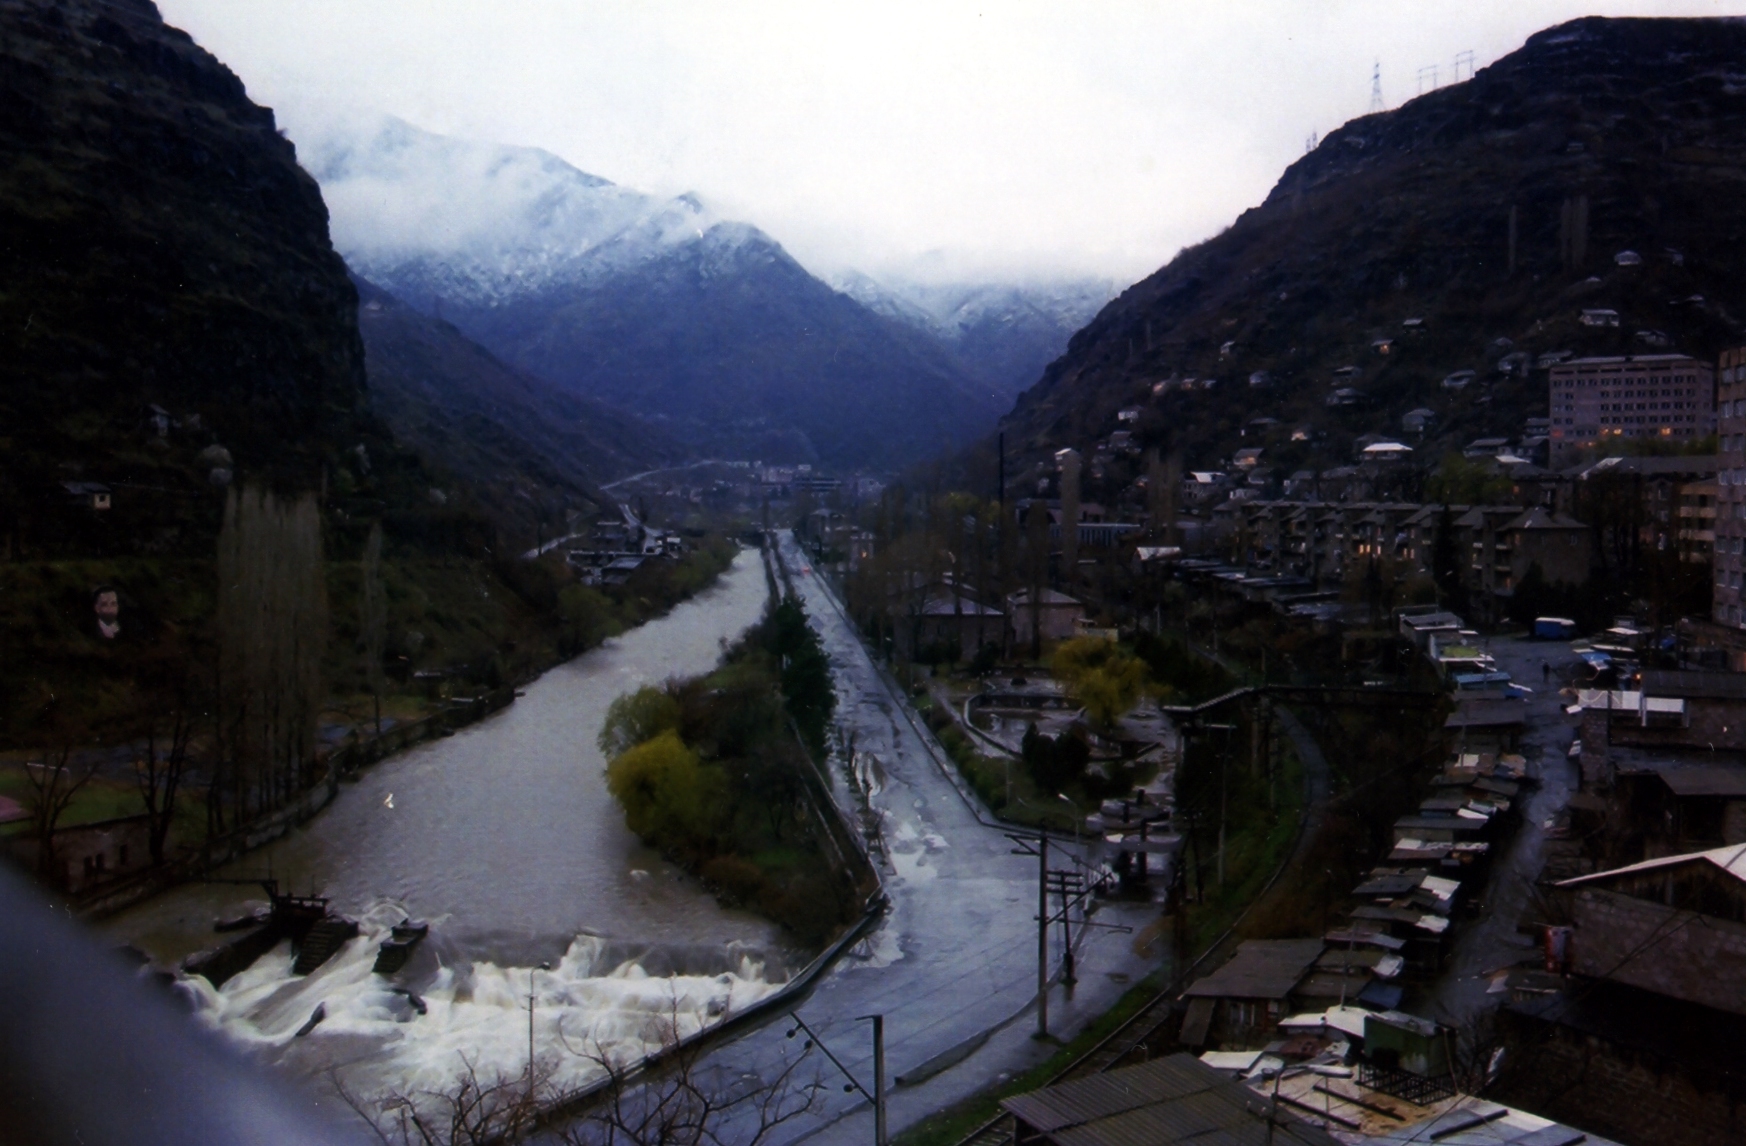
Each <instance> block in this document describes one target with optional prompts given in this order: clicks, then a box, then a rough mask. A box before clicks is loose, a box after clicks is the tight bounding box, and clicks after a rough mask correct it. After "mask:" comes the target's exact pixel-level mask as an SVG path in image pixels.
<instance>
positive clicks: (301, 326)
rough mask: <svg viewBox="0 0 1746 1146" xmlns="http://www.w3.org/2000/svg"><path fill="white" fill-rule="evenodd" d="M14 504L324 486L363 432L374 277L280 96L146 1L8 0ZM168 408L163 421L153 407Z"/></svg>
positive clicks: (8, 384)
mask: <svg viewBox="0 0 1746 1146" xmlns="http://www.w3.org/2000/svg"><path fill="white" fill-rule="evenodd" d="M0 28H3V29H4V35H3V36H0V327H3V328H4V329H5V330H6V331H7V336H6V342H5V350H4V353H0V423H3V424H4V426H5V429H4V430H3V431H0V433H4V434H5V435H6V441H5V449H4V450H3V451H0V453H3V454H4V457H5V461H4V462H3V463H0V465H3V466H4V471H5V476H6V482H7V488H6V489H5V490H4V491H3V499H0V500H3V501H4V502H5V504H6V507H7V509H8V510H9V511H10V512H9V516H10V518H11V520H10V521H9V522H7V523H6V525H7V527H8V528H9V529H10V530H11V532H12V534H13V538H14V540H15V541H16V540H17V537H18V534H19V531H20V530H24V531H25V532H26V533H32V534H33V535H34V536H37V537H39V538H41V537H42V536H44V535H45V534H52V532H53V530H54V529H55V517H56V513H57V511H58V509H59V504H58V503H59V501H60V492H61V491H60V489H59V488H58V485H57V484H56V483H57V481H58V480H63V479H68V478H75V477H81V476H83V477H85V478H93V479H97V480H104V481H122V480H127V481H132V482H134V483H136V484H140V485H146V486H157V487H173V488H181V487H182V486H183V485H185V484H186V482H187V481H188V480H189V479H193V480H194V481H195V482H196V484H197V486H204V485H205V479H206V473H205V472H203V471H202V472H198V473H194V472H193V471H192V470H191V469H190V466H191V464H192V462H193V455H194V452H195V451H197V450H199V449H200V448H203V447H204V446H205V445H207V444H209V443H211V442H214V441H216V442H221V443H222V444H224V445H225V446H226V447H227V448H228V449H229V450H230V452H231V454H232V455H233V457H234V459H235V465H236V466H237V467H240V469H241V470H242V471H244V472H250V473H256V474H262V475H268V476H271V477H272V478H273V479H274V480H276V481H279V482H281V483H284V484H291V485H305V486H313V485H315V484H316V483H317V482H318V481H319V480H320V472H321V470H322V468H323V466H324V465H325V464H330V463H331V462H332V460H333V458H334V457H336V456H337V455H338V453H339V452H340V451H341V450H342V449H343V448H347V447H349V446H351V445H353V444H355V443H357V442H358V441H360V440H361V438H360V435H363V434H366V433H367V432H368V427H367V425H366V423H367V418H366V417H365V415H364V350H363V345H362V343H361V342H360V341H359V339H358V335H357V326H356V321H355V318H354V317H353V316H354V311H355V308H356V305H357V298H356V294H355V293H354V291H353V290H352V286H351V283H350V282H349V281H348V280H347V278H346V273H345V267H344V265H343V264H342V263H341V261H340V259H339V256H338V255H336V254H335V253H334V251H333V249H332V247H331V246H330V245H329V242H328V236H327V213H326V210H325V208H324V207H323V205H322V200H321V194H320V191H319V189H318V188H317V186H316V184H315V181H314V180H312V179H311V178H310V177H309V176H308V175H306V174H305V173H304V172H303V171H302V170H301V169H300V168H299V167H298V166H297V161H296V156H295V154H294V152H293V149H292V147H291V144H290V143H288V142H287V141H286V140H285V139H284V138H282V137H281V136H280V135H279V134H278V133H277V131H276V130H275V126H274V122H273V114H272V112H271V111H269V110H267V109H266V108H261V107H257V106H255V105H254V104H253V103H251V102H250V101H249V99H248V97H247V96H246V94H245V93H244V91H243V86H242V84H241V82H240V81H238V79H237V78H236V76H234V75H233V74H231V73H230V72H229V71H228V70H227V69H226V68H225V67H224V66H223V65H222V64H220V63H219V62H218V61H217V60H215V59H213V58H212V57H211V56H210V55H208V54H207V53H206V52H204V51H202V50H201V49H200V48H199V47H197V46H196V45H195V44H194V43H193V41H192V40H190V39H189V38H188V36H187V35H186V34H184V33H182V32H180V31H178V30H176V29H173V28H168V27H165V26H164V24H163V22H162V21H161V19H160V18H159V17H158V14H157V11H156V9H155V8H154V7H153V6H152V5H151V4H150V3H148V2H146V0H113V2H109V3H98V2H97V0H75V2H70V3H51V2H49V0H0ZM153 405H156V406H158V407H161V408H162V409H163V410H165V411H167V412H168V419H167V420H165V419H163V418H162V417H161V416H160V415H158V414H157V413H156V412H154V411H153V410H151V409H150V407H151V406H153Z"/></svg>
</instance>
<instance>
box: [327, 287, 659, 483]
mask: <svg viewBox="0 0 1746 1146" xmlns="http://www.w3.org/2000/svg"><path fill="white" fill-rule="evenodd" d="M356 281H357V287H358V297H359V299H360V303H361V305H360V308H359V312H358V327H359V330H360V331H361V333H362V334H363V338H364V351H365V361H366V363H367V366H368V370H369V380H370V397H371V404H372V407H373V409H374V410H375V412H376V413H377V414H378V415H380V416H381V417H382V419H383V420H384V421H386V422H387V423H388V426H389V428H390V429H392V430H393V432H394V435H395V437H396V438H397V439H399V440H400V441H402V442H405V443H406V444H407V445H409V446H411V447H413V448H414V449H416V450H417V451H418V452H419V454H420V455H421V456H423V457H425V458H427V459H430V461H431V464H433V465H438V466H440V467H441V468H443V469H446V470H448V471H449V472H450V473H452V474H454V475H455V476H456V477H459V478H461V479H462V480H464V481H466V482H467V483H468V484H469V485H472V486H473V487H475V488H476V489H479V490H481V491H488V497H489V500H490V501H491V502H492V503H494V504H499V505H503V506H505V507H506V508H508V509H510V510H511V511H513V509H514V507H515V506H516V505H517V503H518V502H526V501H528V500H529V499H531V498H534V497H536V496H538V495H539V493H541V492H543V491H545V490H554V489H555V490H567V491H570V492H573V493H579V492H583V491H587V490H590V489H592V488H593V487H594V486H595V485H597V484H599V483H601V482H606V481H610V480H612V479H613V478H615V477H622V476H623V475H625V474H627V473H632V472H635V471H638V470H644V469H652V468H655V467H658V466H662V465H667V464H670V463H672V462H675V461H677V460H680V458H681V457H682V451H681V449H680V447H678V446H677V445H676V444H675V443H673V442H672V441H671V440H669V439H668V438H667V437H666V436H665V435H663V434H661V433H660V432H659V431H657V430H656V429H654V428H653V427H651V426H650V425H648V424H647V423H645V422H643V421H641V420H640V419H638V418H635V417H633V416H631V415H629V414H626V413H624V412H622V411H619V410H614V409H612V408H610V407H608V406H604V405H602V404H601V403H598V402H594V401H591V400H589V399H587V398H582V397H580V396H578V395H576V394H575V393H572V392H570V391H568V390H565V389H563V388H561V387H558V386H556V385H554V384H552V383H550V382H547V381H545V380H544V379H541V378H536V377H534V376H532V375H530V374H528V373H526V372H525V371H521V370H517V369H515V368H514V367H511V366H507V365H505V364H504V363H503V362H501V361H499V360H498V359H497V358H496V357H494V356H493V355H492V354H491V352H490V351H488V350H486V349H485V348H484V347H482V346H480V345H479V344H478V343H476V342H473V341H472V340H470V339H468V338H467V337H466V336H465V335H463V334H462V333H461V332H460V331H459V330H457V329H456V328H455V327H453V326H451V325H450V324H449V323H446V322H443V321H441V320H440V319H434V318H430V317H428V316H427V315H424V314H421V313H420V312H418V311H417V310H414V309H413V308H412V307H409V306H407V305H405V304H404V303H402V302H401V301H400V300H399V299H396V298H395V297H394V296H393V295H391V294H389V293H388V292H387V291H384V290H382V289H381V288H380V287H377V286H375V285H373V284H371V283H369V282H367V281H365V280H362V279H358V280H356Z"/></svg>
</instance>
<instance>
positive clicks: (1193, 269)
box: [1003, 17, 1746, 496]
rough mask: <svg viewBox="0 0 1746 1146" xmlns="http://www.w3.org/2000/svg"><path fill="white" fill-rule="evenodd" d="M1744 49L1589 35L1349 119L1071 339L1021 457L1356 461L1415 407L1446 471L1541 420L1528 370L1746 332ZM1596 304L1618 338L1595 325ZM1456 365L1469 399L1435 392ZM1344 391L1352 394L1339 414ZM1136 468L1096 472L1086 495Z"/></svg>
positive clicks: (1694, 33) (1736, 30)
mask: <svg viewBox="0 0 1746 1146" xmlns="http://www.w3.org/2000/svg"><path fill="white" fill-rule="evenodd" d="M1742 52H1746V24H1742V23H1741V22H1740V21H1738V20H1733V19H1725V20H1723V19H1717V20H1702V19H1621V20H1607V19H1602V18H1598V17H1587V18H1583V19H1580V20H1575V21H1571V22H1568V23H1566V24H1563V25H1559V26H1557V27H1554V28H1550V29H1547V30H1544V31H1542V32H1540V33H1537V34H1535V35H1534V36H1532V37H1530V38H1529V39H1528V40H1527V42H1526V43H1525V44H1524V45H1523V47H1522V48H1521V49H1519V50H1518V51H1516V52H1514V53H1511V54H1510V55H1508V56H1505V57H1503V58H1502V59H1500V60H1498V61H1497V62H1496V63H1494V64H1492V65H1491V66H1490V67H1488V68H1486V69H1484V70H1482V71H1480V72H1479V73H1478V74H1477V75H1476V76H1475V77H1474V78H1473V79H1471V80H1469V81H1467V82H1466V83H1463V84H1460V85H1455V86H1450V87H1447V88H1443V89H1439V90H1438V91H1435V92H1432V93H1428V94H1426V95H1424V96H1421V97H1419V98H1418V99H1415V100H1413V101H1411V102H1409V103H1408V104H1405V105H1403V106H1402V107H1400V108H1397V109H1395V110H1392V111H1388V112H1383V113H1379V114H1375V115H1370V116H1365V117H1362V118H1360V119H1356V120H1353V121H1352V122H1350V123H1348V124H1346V125H1344V126H1343V127H1341V128H1340V129H1338V130H1337V131H1335V132H1332V133H1330V134H1329V135H1328V136H1327V137H1326V138H1325V139H1323V140H1322V141H1321V143H1320V145H1319V146H1318V147H1317V148H1316V149H1315V150H1314V151H1313V152H1311V153H1310V154H1308V155H1306V156H1304V157H1303V158H1301V159H1299V160H1297V161H1296V162H1294V163H1293V164H1291V165H1290V166H1289V167H1288V168H1287V169H1286V170H1285V172H1284V173H1283V174H1282V176H1281V178H1280V180H1279V181H1278V183H1277V184H1276V185H1275V187H1274V188H1273V189H1272V191H1271V192H1270V193H1269V194H1268V196H1267V197H1266V199H1265V200H1264V201H1263V202H1262V203H1261V204H1259V205H1258V206H1256V207H1253V208H1250V209H1249V210H1247V211H1244V212H1243V213H1241V215H1239V216H1238V218H1237V219H1235V220H1234V221H1233V223H1232V224H1231V226H1230V227H1228V228H1227V229H1226V230H1225V231H1223V232H1221V233H1220V234H1219V235H1217V236H1215V237H1213V238H1211V239H1208V240H1207V241H1205V242H1203V243H1200V244H1197V245H1196V246H1193V247H1190V248H1187V249H1185V250H1184V251H1183V252H1181V253H1180V254H1179V255H1178V256H1177V257H1176V258H1175V259H1173V260H1171V262H1170V263H1168V264H1167V265H1166V266H1164V267H1162V268H1160V269H1159V270H1158V271H1156V272H1154V273H1153V274H1152V275H1149V276H1147V277H1146V278H1145V279H1143V280H1142V281H1141V282H1139V283H1136V284H1135V285H1134V286H1132V287H1130V288H1128V290H1126V291H1124V292H1123V293H1122V295H1121V296H1120V297H1119V298H1117V299H1116V300H1115V301H1114V302H1112V303H1111V304H1110V305H1109V306H1108V307H1106V308H1105V309H1104V310H1103V311H1102V312H1100V314H1099V315H1098V316H1097V317H1096V318H1095V319H1093V321H1092V322H1090V323H1089V324H1087V326H1086V327H1085V328H1084V329H1083V330H1081V331H1079V332H1078V333H1077V334H1075V335H1074V336H1073V338H1072V340H1071V341H1070V343H1069V348H1068V351H1067V353H1066V354H1065V355H1063V356H1062V358H1061V359H1059V360H1058V361H1057V362H1055V363H1053V364H1052V365H1051V366H1050V367H1049V369H1048V371H1047V372H1046V373H1045V375H1044V377H1043V378H1042V379H1041V380H1040V381H1039V382H1038V384H1037V385H1036V386H1034V387H1032V388H1031V389H1029V390H1027V391H1026V392H1025V393H1024V394H1023V395H1021V396H1020V398H1019V399H1018V401H1017V402H1016V403H1015V405H1014V408H1013V410H1012V411H1011V412H1010V413H1009V414H1008V415H1007V416H1006V418H1005V419H1004V420H1003V426H1004V428H1005V430H1006V433H1007V440H1008V443H1009V446H1013V445H1016V446H1017V447H1018V448H1019V449H1020V450H1021V451H1022V452H1023V453H1024V455H1025V457H1026V458H1027V459H1028V460H1030V461H1033V462H1035V463H1037V465H1038V467H1039V471H1038V472H1039V473H1040V472H1041V471H1042V470H1043V469H1046V468H1047V462H1046V454H1047V453H1048V451H1051V450H1053V449H1056V448H1059V447H1061V446H1066V445H1074V446H1079V447H1082V448H1085V449H1088V450H1089V449H1092V448H1093V447H1095V445H1096V444H1097V443H1098V442H1100V441H1102V440H1106V439H1107V435H1108V434H1109V433H1111V432H1113V431H1114V429H1116V428H1117V426H1118V425H1122V426H1123V427H1124V428H1129V429H1131V430H1133V431H1134V432H1135V435H1136V438H1137V445H1138V446H1139V447H1141V448H1142V449H1149V448H1152V447H1157V448H1160V449H1164V450H1166V451H1169V450H1180V451H1182V453H1183V455H1184V459H1185V462H1186V463H1187V464H1189V465H1194V466H1199V467H1203V468H1215V467H1216V466H1218V465H1220V464H1222V463H1223V462H1224V461H1225V460H1226V459H1227V458H1228V457H1229V455H1230V452H1231V451H1233V450H1234V449H1236V448H1237V447H1238V446H1239V445H1242V446H1260V447H1263V449H1264V462H1263V468H1264V469H1267V468H1272V469H1275V470H1276V471H1277V472H1290V471H1291V470H1292V469H1293V468H1295V467H1298V466H1317V465H1331V464H1341V463H1346V462H1350V461H1351V460H1352V457H1353V453H1352V450H1353V445H1354V443H1355V441H1356V440H1357V438H1358V437H1359V435H1361V434H1363V433H1365V432H1367V431H1368V432H1373V433H1378V432H1379V433H1384V434H1390V435H1398V434H1400V433H1402V429H1401V421H1400V419H1401V416H1402V415H1403V414H1404V413H1406V412H1407V411H1408V410H1409V409H1414V408H1421V407H1422V408H1425V409H1429V410H1431V411H1432V412H1433V414H1434V415H1435V419H1434V423H1433V424H1434V425H1435V426H1436V427H1437V428H1436V429H1435V430H1434V431H1433V432H1432V433H1430V434H1429V435H1428V436H1427V437H1426V438H1425V439H1423V440H1422V441H1421V440H1417V439H1412V444H1414V445H1415V446H1416V447H1418V448H1419V450H1420V452H1421V453H1422V454H1425V455H1428V456H1429V459H1430V460H1434V459H1435V458H1436V457H1437V456H1439V455H1440V454H1441V453H1443V452H1446V451H1449V450H1452V449H1456V448H1458V447H1459V446H1460V444H1461V443H1462V442H1463V441H1465V440H1468V439H1470V438H1474V437H1479V436H1482V435H1485V434H1507V435H1511V436H1512V437H1513V436H1514V435H1516V434H1517V433H1519V432H1520V429H1521V426H1522V423H1523V422H1524V420H1525V418H1527V417H1529V416H1531V415H1536V414H1544V413H1545V385H1544V374H1543V373H1540V372H1539V371H1537V370H1536V369H1534V368H1533V365H1532V363H1533V362H1534V361H1535V360H1537V359H1539V357H1540V356H1541V355H1544V354H1551V353H1559V352H1566V353H1571V354H1618V353H1631V352H1633V351H1639V352H1640V351H1643V350H1645V349H1649V348H1655V349H1659V348H1663V347H1665V348H1668V349H1673V350H1683V351H1687V352H1690V353H1694V354H1699V355H1702V356H1710V355H1713V354H1714V353H1715V352H1717V351H1718V350H1720V349H1721V348H1722V347H1724V346H1726V345H1730V344H1732V343H1734V342H1737V341H1739V340H1741V339H1742V338H1746V328H1743V327H1742V324H1741V322H1740V320H1739V318H1737V317H1736V316H1739V315H1746V280H1742V278H1741V276H1740V275H1739V274H1738V272H1736V271H1735V270H1734V268H1735V267H1737V266H1740V265H1743V264H1742V259H1746V244H1743V241H1742V236H1743V235H1746V202H1743V201H1742V199H1741V197H1740V195H1739V194H1738V190H1737V188H1738V185H1739V183H1740V182H1741V181H1742V180H1746V75H1743V74H1742V73H1741V69H1740V68H1739V67H1738V66H1737V65H1736V64H1735V62H1734V61H1735V60H1737V59H1738V58H1740V55H1741V53H1742ZM1579 204H1580V209H1579V208H1578V205H1579ZM1512 208H1513V217H1514V219H1515V222H1514V224H1513V225H1512V223H1511V218H1512ZM1512 231H1513V233H1514V235H1515V239H1514V252H1513V255H1512V251H1511V239H1510V235H1511V233H1512ZM1578 232H1580V235H1579V233H1578ZM1626 251H1630V252H1632V253H1634V254H1636V255H1637V256H1638V260H1637V261H1635V262H1631V261H1628V260H1627V261H1618V262H1615V260H1614V256H1615V255H1620V256H1621V257H1622V256H1623V252H1626ZM1584 307H1590V308H1596V307H1599V308H1608V309H1614V310H1617V311H1618V312H1619V313H1620V314H1621V315H1622V316H1623V319H1622V325H1621V327H1620V328H1618V329H1609V328H1600V327H1588V326H1584V325H1583V324H1582V323H1581V321H1580V317H1579V316H1580V311H1581V310H1582V308H1584ZM1409 318H1416V319H1419V322H1418V323H1417V324H1415V325H1414V326H1411V327H1409V326H1407V325H1406V321H1407V320H1408V319H1409ZM1415 332H1416V333H1415ZM1639 332H1641V333H1639ZM1511 355H1517V356H1518V357H1516V358H1514V359H1512V358H1511ZM1524 358H1525V359H1526V360H1527V362H1528V363H1529V366H1528V368H1527V369H1525V370H1515V369H1514V367H1517V366H1521V364H1522V362H1523V360H1524ZM1512 364H1513V365H1512ZM1462 369H1473V370H1475V371H1476V372H1477V378H1478V381H1477V383H1476V384H1475V385H1473V386H1472V387H1470V388H1468V389H1466V390H1462V391H1459V392H1451V391H1446V390H1443V389H1441V388H1440V386H1439V382H1440V380H1441V379H1442V378H1443V377H1445V376H1447V375H1448V374H1449V373H1452V372H1455V371H1458V370H1462ZM1506 371H1509V372H1506ZM1336 372H1343V373H1336ZM1251 377H1255V378H1257V380H1258V382H1259V383H1261V384H1260V385H1256V386H1250V385H1249V384H1248V381H1249V379H1250V378H1251ZM1191 380H1192V381H1193V382H1194V383H1195V385H1193V386H1188V385H1184V383H1187V382H1189V381H1191ZM1208 380H1211V382H1212V383H1213V385H1212V386H1211V387H1208V386H1207V385H1206V383H1207V381H1208ZM1342 384H1344V385H1348V386H1350V387H1351V388H1352V389H1354V390H1356V391H1358V394H1359V398H1360V401H1359V403H1358V404H1356V405H1354V406H1352V407H1349V408H1343V409H1334V408H1332V407H1330V406H1328V405H1327V399H1328V398H1329V396H1330V395H1331V392H1332V390H1333V389H1334V388H1336V387H1337V386H1340V385H1342ZM1130 408H1131V409H1136V410H1138V411H1139V413H1138V417H1137V420H1135V421H1132V422H1128V423H1119V422H1118V419H1117V412H1118V411H1119V410H1122V409H1130ZM1257 416H1264V417H1270V418H1273V419H1275V423H1274V425H1272V426H1270V427H1257V426H1254V425H1252V424H1251V423H1252V422H1253V420H1254V419H1255V418H1256V417H1257ZM1298 430H1301V431H1303V435H1304V436H1303V437H1302V438H1301V440H1298V441H1292V440H1290V439H1291V437H1293V436H1296V435H1295V434H1294V431H1298ZM1141 468H1142V467H1141V463H1140V462H1139V460H1138V458H1137V457H1130V458H1129V459H1128V460H1122V459H1119V458H1117V459H1110V461H1109V463H1108V464H1107V465H1105V466H1103V469H1104V472H1105V475H1106V476H1105V484H1106V486H1108V487H1115V488H1105V489H1103V490H1102V491H1101V493H1100V496H1110V495H1111V494H1113V493H1114V492H1115V489H1116V488H1123V487H1125V486H1126V484H1127V483H1130V482H1132V480H1133V479H1134V478H1136V477H1137V476H1138V474H1139V472H1140V470H1141Z"/></svg>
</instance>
